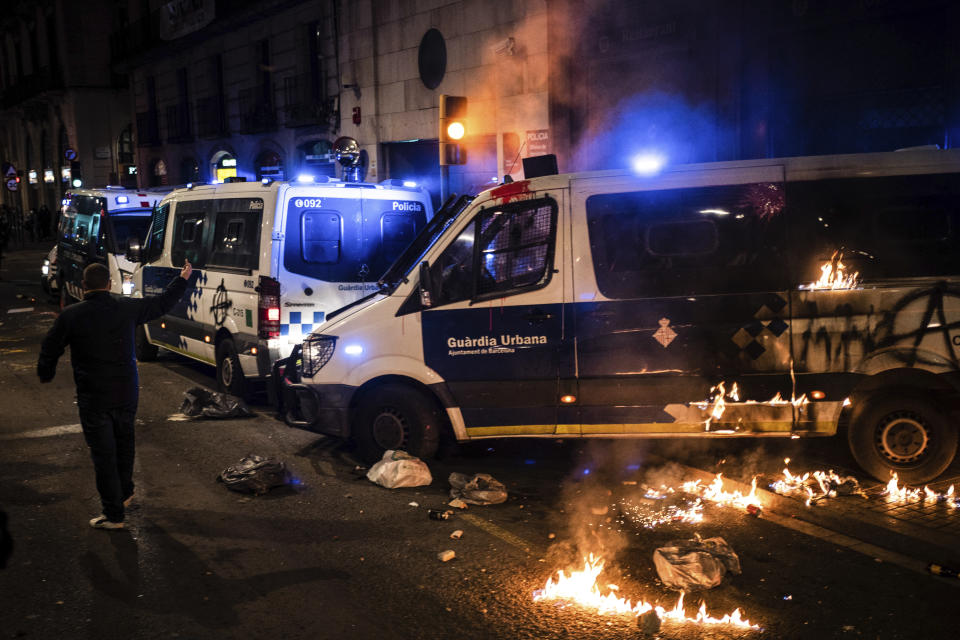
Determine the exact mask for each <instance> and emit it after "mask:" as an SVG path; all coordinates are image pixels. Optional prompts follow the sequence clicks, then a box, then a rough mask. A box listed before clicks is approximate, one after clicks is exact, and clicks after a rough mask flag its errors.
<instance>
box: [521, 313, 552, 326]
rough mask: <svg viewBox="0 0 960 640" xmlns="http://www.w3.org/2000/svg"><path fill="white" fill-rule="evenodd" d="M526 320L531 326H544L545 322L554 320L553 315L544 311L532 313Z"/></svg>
mask: <svg viewBox="0 0 960 640" xmlns="http://www.w3.org/2000/svg"><path fill="white" fill-rule="evenodd" d="M526 318H527V322H528V323H529V324H543V323H544V322H545V321H547V320H550V319H552V318H553V314H552V313H544V312H542V311H531V312H530V313H528V314H527V315H526Z"/></svg>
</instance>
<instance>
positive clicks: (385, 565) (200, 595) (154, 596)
mask: <svg viewBox="0 0 960 640" xmlns="http://www.w3.org/2000/svg"><path fill="white" fill-rule="evenodd" d="M44 253H45V249H41V248H39V247H38V248H37V249H36V250H34V251H33V252H32V253H31V252H27V251H23V252H15V253H13V254H12V256H10V257H8V258H7V259H5V260H4V265H3V266H4V269H3V271H2V272H0V323H2V324H0V402H2V412H0V416H2V418H0V507H2V508H3V509H4V510H6V511H7V512H8V513H9V515H10V517H11V529H12V532H13V535H14V538H15V542H16V549H15V554H14V556H13V558H12V559H11V561H10V564H9V566H8V567H7V569H5V570H0V602H2V603H3V604H2V606H0V638H7V637H9V638H43V639H47V638H97V639H112V638H117V639H119V638H237V637H247V638H276V637H287V638H311V639H317V638H319V639H323V638H347V637H349V638H358V639H365V638H461V639H465V640H466V639H472V638H477V639H485V638H637V637H640V635H639V633H640V632H639V631H638V629H637V627H636V620H635V618H634V617H633V616H631V615H606V616H602V615H599V614H597V613H596V612H595V611H590V610H587V609H584V608H582V607H579V606H575V605H571V604H569V603H565V602H562V601H541V602H535V601H534V599H533V593H534V591H535V590H536V589H539V588H542V587H543V586H544V584H545V582H546V580H547V579H548V578H549V577H551V576H554V575H555V574H556V572H557V571H558V570H560V569H564V570H571V569H573V568H576V567H579V566H580V565H581V564H582V554H583V553H585V552H587V551H594V552H598V553H602V554H603V556H604V558H605V559H606V560H607V568H606V570H605V571H604V573H603V574H602V584H601V586H602V587H603V588H606V587H605V585H606V584H608V583H615V584H617V585H618V586H619V591H618V592H617V593H619V594H620V595H621V596H624V597H627V598H630V599H632V600H637V599H640V598H643V599H645V600H648V601H651V602H655V603H658V604H662V605H664V606H666V607H672V606H673V604H674V603H675V602H676V600H677V593H676V592H674V591H672V590H670V589H667V588H666V587H665V586H664V585H663V584H662V583H661V582H660V580H659V579H658V576H657V573H656V570H655V568H654V566H653V562H652V560H651V554H652V552H653V550H654V549H656V548H657V547H658V546H661V545H663V544H665V543H667V542H669V541H671V540H675V539H687V538H691V537H693V536H694V535H701V536H703V537H705V538H706V537H710V536H717V535H719V536H722V537H724V539H725V540H726V541H727V542H728V543H729V544H730V546H731V547H732V548H733V549H734V550H735V551H736V552H737V553H738V554H739V556H740V562H741V566H742V574H740V575H730V576H727V578H725V579H724V582H723V583H722V584H721V585H720V586H718V587H716V588H714V589H712V590H709V591H705V592H701V593H696V594H688V595H687V596H686V600H685V603H686V610H687V613H688V615H693V614H694V612H695V610H696V607H697V606H698V605H699V603H700V602H701V600H702V601H704V602H705V603H706V605H707V609H708V611H709V612H710V613H711V614H713V615H722V614H724V613H729V612H731V611H733V610H734V609H735V608H737V607H739V608H740V609H741V611H742V612H743V615H744V616H745V617H746V618H747V619H749V620H750V621H752V622H755V623H757V624H759V625H760V626H762V627H763V630H762V631H753V630H738V629H734V628H730V627H728V626H723V625H718V626H712V627H706V628H704V627H699V626H696V625H691V624H679V623H665V624H664V626H663V629H662V630H661V632H660V633H659V636H658V637H661V638H665V639H680V638H763V637H767V638H778V639H779V638H801V639H803V638H815V639H817V640H819V639H822V638H883V639H888V638H889V639H895V638H904V639H907V638H920V637H923V638H952V637H954V636H955V633H954V632H953V630H952V629H951V628H950V625H949V624H948V617H947V614H948V612H949V611H950V610H952V606H953V603H954V602H955V600H956V597H957V595H958V593H960V592H958V591H956V585H957V583H960V581H957V580H953V581H950V580H947V579H944V578H938V577H934V576H931V575H929V574H925V573H923V572H922V568H923V563H925V562H927V561H930V560H934V559H940V558H945V557H946V556H940V555H935V552H939V551H940V550H943V547H942V546H941V544H940V543H942V542H943V541H944V540H950V539H951V537H952V536H954V535H955V529H956V526H957V522H960V513H957V514H956V516H957V517H956V518H953V517H951V516H952V515H953V514H951V513H946V512H941V511H936V508H934V507H932V506H931V505H928V506H926V507H920V508H919V510H918V509H914V508H901V507H900V506H898V505H891V504H887V503H884V502H883V500H882V499H880V498H878V497H876V496H875V492H876V491H877V490H878V488H879V487H880V483H875V484H874V483H865V484H864V487H865V489H866V490H867V493H868V495H869V496H870V498H869V499H866V500H865V499H863V498H858V497H843V498H835V499H830V500H826V501H823V502H822V503H821V504H820V505H818V506H812V507H806V506H805V505H804V504H803V501H802V500H797V499H794V498H775V497H771V498H770V499H771V501H773V500H782V502H781V503H779V504H778V505H773V504H771V506H770V507H769V513H767V512H765V513H764V514H763V515H761V517H754V516H751V515H749V514H747V513H746V512H745V511H744V510H743V509H738V508H733V507H717V506H714V505H712V504H705V505H704V508H703V521H702V522H700V523H684V522H675V521H668V522H666V523H664V524H663V525H661V526H657V527H654V528H647V527H645V526H643V525H642V524H638V523H637V522H634V521H630V520H629V519H625V518H622V517H618V516H620V515H622V513H621V512H620V511H619V510H620V509H621V507H619V506H618V505H620V504H622V503H621V502H620V500H621V499H634V500H637V499H640V498H642V486H643V484H644V483H646V484H650V485H657V484H660V483H670V484H679V483H680V482H681V481H683V480H688V479H691V478H692V477H693V475H694V474H696V473H701V474H703V475H704V476H707V475H710V474H712V473H713V472H716V471H718V470H719V471H722V472H723V473H724V475H725V476H728V477H730V478H739V479H746V480H747V481H749V479H750V478H751V477H752V476H753V475H754V474H756V473H762V474H764V476H763V478H764V480H767V479H772V478H774V477H775V476H776V475H777V474H778V473H779V469H780V468H782V460H783V458H784V457H788V456H789V457H791V458H792V460H791V464H790V469H791V470H792V471H794V472H796V473H802V472H804V471H810V470H813V469H818V468H833V469H835V470H837V471H838V472H842V471H843V470H845V469H846V468H847V467H850V466H852V465H850V464H849V457H848V456H847V454H846V453H845V451H844V449H843V447H842V446H837V445H841V444H842V443H840V442H838V441H833V440H824V441H817V442H798V441H782V442H781V441H778V442H766V441H765V442H762V443H756V442H749V443H746V442H730V441H725V442H710V443H705V442H694V441H690V440H684V441H682V442H671V443H651V442H638V441H627V440H619V441H577V442H574V441H563V442H560V441H555V440H551V439H536V440H509V441H508V440H489V441H482V442H477V443H471V444H469V445H466V446H461V447H447V448H445V449H444V450H443V451H442V452H441V457H440V459H438V460H435V461H431V462H430V468H431V471H432V474H433V482H432V484H431V485H429V486H425V487H418V488H412V489H398V490H392V491H391V490H386V489H383V488H381V487H378V486H376V485H373V484H372V483H370V482H369V481H367V480H366V479H365V477H364V475H363V470H362V469H359V470H358V469H357V466H358V463H357V461H356V458H355V456H354V452H353V450H352V449H351V447H350V446H349V445H345V444H344V443H341V442H339V441H337V440H334V439H329V438H325V437H321V436H317V435H315V434H311V433H308V432H304V431H300V430H295V429H289V428H288V427H286V426H285V425H284V424H283V423H282V422H280V421H278V420H277V419H276V418H275V417H274V416H273V414H272V413H271V411H270V409H269V407H267V406H266V405H264V404H262V403H254V404H253V408H254V409H255V411H256V412H257V415H256V416H255V417H253V418H250V419H246V420H222V421H214V420H208V421H177V420H171V419H170V417H171V415H172V414H175V413H176V412H177V410H178V408H179V405H180V401H181V398H182V394H183V392H184V391H185V390H186V389H188V388H189V387H191V386H193V385H194V384H198V383H199V384H204V385H207V386H213V384H214V380H213V376H212V371H211V370H210V369H209V368H207V367H204V366H201V365H197V364H194V363H192V362H191V361H188V360H186V359H184V358H181V357H179V356H174V355H171V354H164V355H163V356H162V357H161V358H160V360H159V361H158V362H156V363H147V364H142V365H141V366H140V372H141V382H142V385H143V391H142V395H141V405H140V411H139V414H138V417H139V421H140V422H139V423H138V427H137V438H138V451H137V455H138V458H137V467H136V475H135V478H136V481H137V496H138V503H137V504H136V505H135V506H134V507H133V508H132V509H131V510H130V512H129V514H128V518H127V522H128V528H127V529H126V530H125V531H123V532H104V531H96V530H93V529H91V528H90V527H89V526H87V520H88V519H89V518H90V517H91V516H92V515H94V514H95V513H96V512H97V510H98V508H97V507H98V499H97V495H96V490H95V488H94V486H93V478H92V470H91V465H90V461H89V454H88V452H87V449H86V446H85V445H84V443H83V439H82V436H81V434H80V432H79V427H78V425H77V423H78V422H79V421H78V419H77V416H76V407H75V405H74V403H73V390H72V380H71V376H70V371H69V366H68V363H67V362H66V361H61V364H60V368H59V371H58V375H57V378H56V379H55V380H54V382H53V383H52V384H51V385H44V386H41V385H39V384H38V383H37V382H36V379H35V373H34V366H35V360H36V353H37V349H38V345H39V340H40V338H41V337H42V335H43V333H44V332H45V330H46V328H47V327H49V326H50V324H51V323H52V321H53V319H54V318H55V313H56V306H55V305H54V304H52V303H51V302H49V301H47V300H46V299H43V298H42V297H41V296H39V286H38V283H37V278H34V277H33V275H32V274H33V273H35V272H36V270H37V269H38V268H39V264H40V261H42V256H43V254H44ZM17 295H21V296H24V297H20V298H18V297H17ZM30 297H38V300H37V302H36V303H32V304H31V303H29V299H30ZM23 307H33V310H32V311H29V312H19V313H14V314H10V313H8V311H9V309H11V308H23ZM250 453H257V454H260V455H269V456H275V457H278V458H280V459H282V460H284V461H285V462H286V463H287V465H288V467H289V468H290V469H291V471H292V472H293V474H294V476H295V477H296V478H297V480H298V484H297V485H295V486H291V487H286V488H281V489H276V490H274V491H272V492H270V493H269V494H267V495H265V496H260V497H252V496H247V495H242V494H238V493H233V492H230V491H228V490H227V489H225V488H224V487H223V485H222V484H219V483H217V482H216V480H215V478H216V476H217V474H218V473H219V472H220V471H221V470H223V469H224V468H225V467H226V466H228V465H230V464H234V463H236V462H237V461H239V460H240V459H241V458H242V457H243V456H245V455H247V454H250ZM453 471H458V472H463V473H475V472H486V473H490V474H491V475H493V476H494V477H495V478H497V479H498V480H501V481H502V482H503V483H504V484H505V485H506V486H507V488H508V490H509V492H510V497H509V499H508V500H507V502H505V503H503V504H500V505H493V506H487V507H479V506H474V507H470V508H469V509H468V510H466V511H462V512H461V511H457V512H456V513H455V514H454V515H453V517H452V519H451V520H447V521H436V520H431V519H430V518H429V517H428V515H427V511H428V509H434V508H441V507H443V506H444V505H445V503H446V501H447V500H448V490H449V486H448V483H447V476H448V475H449V474H450V473H451V472H453ZM951 475H957V474H954V473H953V472H952V471H951ZM857 477H858V478H859V479H860V480H861V481H863V480H864V478H865V477H864V476H863V474H857ZM634 483H635V484H634ZM764 484H765V482H764V481H761V486H763V485H764ZM938 486H939V485H938ZM940 490H942V489H940ZM411 503H416V506H414V505H412V504H411ZM927 516H932V517H927ZM871 518H873V520H871ZM782 521H797V522H803V521H810V522H811V523H814V524H816V525H818V526H819V527H820V529H818V530H814V529H807V530H803V529H802V528H797V527H793V528H791V527H788V526H782V525H781V524H780V523H781V522H782ZM455 529H460V530H463V531H464V535H463V537H462V538H461V539H459V540H451V539H450V537H449V536H450V533H451V532H452V531H454V530H455ZM918 530H922V531H923V532H926V533H925V535H926V536H927V537H926V538H921V537H918V535H914V534H917V531H918ZM824 531H826V532H827V534H823V532H824ZM830 532H832V533H833V534H842V536H847V537H850V538H852V539H855V540H863V541H866V542H868V543H869V545H874V546H869V545H867V544H864V545H860V546H856V545H850V544H844V543H843V541H842V540H841V539H840V537H841V536H840V535H835V536H834V537H832V538H831V537H830ZM934 534H937V535H939V536H940V538H936V535H934ZM935 538H936V539H935ZM874 548H877V549H892V550H893V551H896V553H898V554H902V555H904V556H905V557H907V558H909V559H910V560H911V561H912V562H913V563H914V564H913V565H910V563H898V562H895V561H892V560H888V559H886V558H887V556H885V555H880V554H877V555H874V554H871V553H869V552H870V551H871V550H873V549H874ZM447 549H451V550H454V551H455V553H456V557H455V559H453V560H451V561H449V562H447V563H441V562H440V561H439V560H437V554H438V553H440V552H441V551H444V550H447ZM893 560H896V558H893ZM944 562H946V560H944ZM917 566H920V569H921V570H920V571H918V570H917V568H916V567H917Z"/></svg>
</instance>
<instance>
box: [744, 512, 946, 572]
mask: <svg viewBox="0 0 960 640" xmlns="http://www.w3.org/2000/svg"><path fill="white" fill-rule="evenodd" d="M762 517H763V519H764V520H769V521H770V522H773V523H774V524H778V525H780V526H781V527H784V528H787V529H793V530H794V531H797V532H799V533H803V534H805V535H808V536H811V537H814V538H820V539H821V540H826V541H827V542H830V543H831V544H835V545H837V546H839V547H846V548H847V549H850V550H851V551H856V552H857V553H862V554H863V555H866V556H870V557H872V558H874V559H879V560H882V561H883V562H888V563H890V564H895V565H897V566H898V567H900V568H902V569H907V570H909V571H913V572H915V573H922V574H923V575H925V576H929V575H930V573H929V572H928V571H927V563H926V562H923V561H921V560H916V559H914V558H911V557H910V556H905V555H903V554H902V553H897V552H896V551H890V550H889V549H884V548H883V547H878V546H876V545H873V544H870V543H869V542H863V541H861V540H857V539H856V538H851V537H850V536H846V535H843V534H842V533H837V532H836V531H831V530H830V529H826V528H824V527H821V526H819V525H815V524H812V523H810V522H806V521H804V520H799V519H796V518H787V517H784V516H781V515H778V514H776V513H770V512H769V511H764V513H763V516H762ZM946 582H948V583H949V584H951V585H952V586H954V587H960V580H956V579H954V580H946Z"/></svg>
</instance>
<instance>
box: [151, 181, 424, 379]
mask: <svg viewBox="0 0 960 640" xmlns="http://www.w3.org/2000/svg"><path fill="white" fill-rule="evenodd" d="M405 185H406V186H405ZM431 215H432V207H431V204H430V196H429V193H428V192H427V191H426V190H425V189H423V188H422V187H418V186H416V185H413V184H412V183H403V182H401V181H396V180H389V181H385V182H384V183H381V184H370V183H359V182H340V181H338V180H332V179H331V180H329V181H327V182H323V183H313V182H310V183H287V182H270V181H269V180H264V181H262V182H242V181H238V182H231V183H227V184H213V185H198V186H192V187H187V188H184V189H177V190H175V191H173V192H171V193H170V194H169V195H168V196H167V197H166V198H164V199H163V200H162V201H161V202H160V203H159V205H158V206H157V210H156V212H155V214H154V219H153V223H152V226H151V228H150V233H149V235H148V238H147V241H146V244H145V245H144V247H143V251H142V253H141V255H139V256H138V259H139V261H140V263H141V264H140V265H139V268H138V269H137V271H136V274H135V275H134V277H133V284H134V290H133V292H132V294H133V295H134V296H144V295H155V294H158V293H160V292H161V291H163V289H164V288H165V287H166V286H167V284H168V283H169V282H170V281H171V280H172V279H173V278H174V277H175V276H176V275H177V274H178V273H179V271H180V269H181V267H182V266H183V263H184V260H185V259H186V260H189V261H190V263H191V264H192V265H193V276H192V277H191V280H190V284H189V287H188V289H187V293H186V295H184V297H183V299H182V300H181V301H180V302H179V303H178V304H177V306H176V307H175V308H174V309H173V311H171V312H170V313H169V314H168V315H165V316H163V317H162V318H160V319H159V320H156V321H154V322H151V323H149V324H147V325H145V326H144V327H141V328H140V330H139V332H138V335H137V357H138V358H139V359H141V360H149V359H152V358H154V357H156V355H157V349H158V348H164V349H168V350H170V351H174V352H176V353H180V354H182V355H185V356H188V357H191V358H194V359H196V360H200V361H201V362H206V363H208V364H211V365H214V366H216V368H217V381H218V384H219V386H220V388H221V389H222V390H225V391H229V392H230V393H233V394H234V395H240V396H242V395H244V393H245V386H246V384H247V381H253V380H255V379H262V378H265V377H266V376H268V375H269V373H270V371H271V366H272V364H273V362H274V361H275V360H277V359H279V358H281V357H283V356H286V355H288V354H289V353H290V350H291V348H292V345H293V344H298V343H299V342H300V341H301V340H302V338H303V337H304V336H306V335H308V334H309V333H310V331H311V330H312V329H314V328H315V327H317V326H318V325H320V324H321V323H322V322H323V321H324V319H325V314H326V313H328V312H329V311H331V310H333V309H336V308H337V307H340V306H343V305H345V304H347V303H350V302H352V301H354V300H356V299H358V298H361V297H363V296H364V295H367V294H369V293H370V292H371V291H375V290H376V280H377V278H378V277H379V276H380V274H382V273H383V272H384V271H385V270H386V268H387V267H388V266H389V265H390V263H391V262H392V261H393V259H394V258H395V257H396V256H397V255H398V254H399V253H400V252H401V251H402V250H403V249H404V247H406V246H407V244H409V243H410V242H411V241H412V240H413V239H414V238H415V237H416V235H417V233H418V232H419V231H420V229H421V228H422V227H423V226H424V225H425V224H426V222H427V220H428V219H429V218H430V217H431Z"/></svg>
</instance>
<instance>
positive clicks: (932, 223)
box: [787, 173, 960, 284]
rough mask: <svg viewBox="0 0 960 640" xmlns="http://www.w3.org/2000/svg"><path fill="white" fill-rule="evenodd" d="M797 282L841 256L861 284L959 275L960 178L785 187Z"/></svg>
mask: <svg viewBox="0 0 960 640" xmlns="http://www.w3.org/2000/svg"><path fill="white" fill-rule="evenodd" d="M787 196H788V213H789V216H790V218H791V221H792V222H793V223H794V226H795V228H796V234H795V235H796V237H797V238H798V241H797V242H796V243H794V244H793V246H792V252H793V253H794V258H793V262H794V264H795V265H796V272H795V284H809V283H810V282H813V281H816V280H817V279H818V278H819V277H820V274H821V271H820V267H821V266H822V265H823V264H825V263H827V262H829V261H831V260H832V259H833V258H834V256H836V257H837V259H839V258H840V256H841V255H842V260H843V264H844V266H845V268H846V269H845V271H846V273H848V274H849V273H853V272H857V273H858V274H859V278H860V279H861V280H875V279H888V278H906V277H935V276H946V275H957V274H960V252H957V251H956V246H957V242H958V241H960V176H958V175H957V174H955V173H953V174H939V175H915V176H883V177H873V178H847V179H835V180H819V181H811V182H791V183H790V184H788V185H787Z"/></svg>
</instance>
